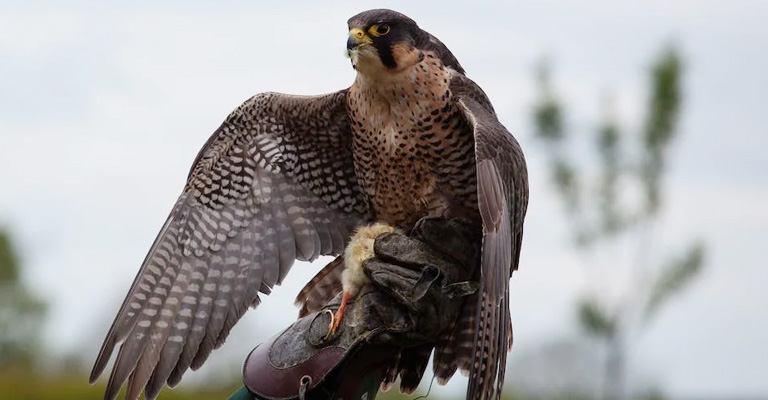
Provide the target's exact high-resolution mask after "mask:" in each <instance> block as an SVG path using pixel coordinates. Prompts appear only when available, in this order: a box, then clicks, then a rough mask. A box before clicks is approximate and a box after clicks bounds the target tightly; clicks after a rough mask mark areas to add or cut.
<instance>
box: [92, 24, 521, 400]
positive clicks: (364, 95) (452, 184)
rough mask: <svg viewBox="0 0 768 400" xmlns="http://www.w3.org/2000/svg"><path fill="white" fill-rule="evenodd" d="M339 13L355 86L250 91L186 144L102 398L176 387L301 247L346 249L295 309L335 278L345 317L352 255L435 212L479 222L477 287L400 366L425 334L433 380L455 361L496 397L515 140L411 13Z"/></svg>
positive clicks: (120, 329)
mask: <svg viewBox="0 0 768 400" xmlns="http://www.w3.org/2000/svg"><path fill="white" fill-rule="evenodd" d="M348 28H349V36H348V39H347V52H348V55H349V57H350V59H351V62H352V66H353V67H354V69H355V70H356V72H357V75H356V77H355V80H354V83H353V84H352V86H351V87H349V88H348V89H344V90H341V91H338V92H335V93H330V94H326V95H321V96H295V95H286V94H278V93H262V94H258V95H256V96H254V97H252V98H250V99H248V100H247V101H245V103H243V104H242V105H241V106H240V107H238V108H237V109H236V110H235V111H233V112H232V113H231V114H230V115H229V116H228V117H227V118H226V119H225V120H224V122H223V123H222V125H221V126H220V127H219V128H218V129H217V130H216V131H215V132H214V133H213V135H212V136H211V137H210V139H209V140H208V141H207V142H206V143H205V145H204V146H203V148H202V150H201V151H200V153H199V154H198V155H197V158H196V159H195V161H194V163H193V165H192V168H191V171H190V173H189V176H188V178H187V183H186V185H185V186H184V189H183V191H182V193H181V195H180V196H179V199H178V200H177V201H176V203H175V205H174V207H173V209H172V211H171V213H170V215H169V217H168V219H167V220H166V222H165V224H164V225H163V227H162V229H161V231H160V233H159V234H158V236H157V239H155V242H154V244H153V245H152V247H151V248H150V250H149V253H148V254H147V256H146V258H145V260H144V262H143V264H142V266H141V269H140V270H139V273H138V275H137V276H136V279H135V280H134V282H133V285H132V286H131V288H130V290H129V292H128V295H127V296H126V298H125V300H124V302H123V304H122V306H121V307H120V310H119V312H118V314H117V316H116V317H115V320H114V322H113V324H112V326H111V328H110V329H109V332H108V334H107V336H106V339H105V341H104V344H103V345H102V348H101V351H100V353H99V355H98V357H97V359H96V362H95V365H94V367H93V371H92V373H91V376H90V380H91V382H93V381H95V380H96V379H97V378H98V377H99V375H100V374H101V373H102V371H103V370H104V368H105V367H106V365H107V362H108V360H109V359H110V357H111V354H112V352H113V351H114V349H115V346H116V345H118V344H119V345H120V348H119V352H118V355H117V360H116V361H115V364H114V367H113V369H112V373H111V375H110V378H109V383H108V385H107V390H106V394H105V398H106V399H114V398H115V397H116V396H117V394H118V392H119V390H120V388H121V387H122V386H123V385H124V384H125V383H126V381H127V391H126V398H127V399H131V400H132V399H136V398H138V396H139V395H140V394H141V391H142V390H143V391H144V392H145V396H146V398H147V399H154V398H155V397H156V396H157V394H158V393H159V391H160V389H161V388H162V387H163V385H164V384H167V385H169V386H171V387H173V386H175V385H176V384H178V383H179V381H180V379H181V377H182V375H183V374H184V372H185V371H186V370H187V369H189V368H192V369H197V368H199V367H200V366H201V365H202V364H203V362H205V360H206V359H207V357H208V355H209V354H210V353H211V351H212V350H213V349H214V348H218V347H219V346H221V345H222V344H223V343H224V340H225V339H226V337H227V335H228V333H229V331H230V329H231V328H232V326H233V325H234V324H235V323H236V322H237V321H238V320H239V319H240V317H241V316H242V315H243V313H244V312H245V311H246V310H247V309H248V308H249V307H256V306H257V305H258V304H259V301H260V300H259V293H263V294H269V293H270V291H271V289H272V288H273V287H274V285H277V284H280V282H281V281H282V280H283V278H284V277H285V275H286V274H287V273H288V270H289V269H290V268H291V265H292V264H293V262H294V260H303V261H310V260H314V259H315V258H317V257H318V256H321V255H332V256H339V257H337V258H336V259H335V260H334V261H332V262H331V263H330V264H328V266H326V267H325V268H323V269H322V270H321V271H320V272H319V273H318V274H317V275H316V276H315V278H313V279H312V281H311V282H309V283H308V284H307V286H306V287H305V288H304V289H303V290H302V291H301V293H300V294H299V296H298V298H297V303H299V304H300V305H301V306H302V309H301V313H304V314H305V313H307V312H312V311H315V310H317V309H319V308H320V307H321V306H322V305H323V304H324V303H325V302H326V301H327V300H329V299H330V298H332V297H334V296H335V295H337V294H338V293H339V292H340V291H343V293H344V297H343V302H342V306H341V307H339V311H338V312H337V314H336V316H335V318H334V322H335V323H336V324H338V322H339V321H340V320H341V318H342V317H343V304H346V302H347V301H351V300H353V299H354V296H355V294H356V293H357V292H358V291H359V289H360V288H361V287H362V286H364V285H366V284H368V280H367V278H366V276H365V275H364V274H363V273H362V272H361V268H360V264H361V262H362V261H363V260H365V259H366V258H368V257H371V255H372V250H371V247H372V243H373V240H374V239H375V238H376V236H378V235H379V234H381V233H383V232H389V231H393V230H396V229H397V230H403V231H407V230H409V229H411V228H412V227H413V226H414V225H415V224H417V223H418V221H420V220H421V219H422V218H429V217H443V218H454V217H455V218H462V219H465V220H469V221H473V222H474V223H475V224H476V225H477V227H478V228H477V229H478V232H480V230H481V231H482V256H481V260H480V263H479V264H480V267H479V268H478V270H477V272H476V278H477V281H478V283H479V290H478V291H477V293H475V294H474V295H472V296H470V297H468V298H467V300H466V302H465V304H464V306H463V308H462V312H461V317H460V318H459V319H458V320H457V321H456V322H455V323H454V326H453V327H452V329H450V330H448V331H446V332H445V333H444V335H442V336H441V337H440V338H439V339H438V340H436V343H435V344H434V345H431V346H427V347H425V348H423V349H421V348H420V349H418V351H417V352H413V351H411V352H410V353H409V354H408V356H407V357H404V358H403V359H406V358H407V359H408V360H409V363H410V364H408V365H401V366H398V368H401V370H403V371H405V370H411V372H412V371H413V370H414V369H416V370H418V371H419V376H421V374H423V371H424V369H425V368H426V364H427V361H428V359H429V357H430V354H431V353H432V351H433V348H434V373H435V376H436V377H437V378H438V380H439V382H441V383H444V382H445V381H447V380H448V379H449V378H450V377H451V376H452V375H453V374H454V373H455V371H456V370H457V369H461V370H464V371H466V372H468V374H469V386H468V389H467V398H468V399H471V400H475V399H483V400H487V399H491V398H493V397H495V398H497V399H498V398H499V397H500V394H501V388H502V385H503V381H504V372H505V362H506V354H507V351H508V350H509V349H510V348H511V345H512V327H511V322H510V315H509V278H510V276H511V274H512V272H513V271H514V270H515V269H517V267H518V263H519V259H520V246H521V242H522V236H523V219H524V217H525V213H526V208H527V204H528V178H527V170H526V164H525V158H524V156H523V153H522V150H521V149H520V146H519V144H518V142H517V141H516V140H515V138H514V137H513V136H512V135H511V134H510V133H509V132H508V131H507V129H506V128H504V126H502V124H501V123H500V122H499V121H498V119H497V116H496V113H495V111H494V109H493V107H492V106H491V103H490V101H489V100H488V97H487V96H486V95H485V93H484V92H483V91H482V89H480V87H479V86H477V84H475V83H474V82H473V81H472V80H470V79H469V78H468V77H467V76H466V75H465V72H464V69H463V68H462V67H461V65H460V64H459V62H458V61H457V59H456V58H455V57H454V56H453V54H452V53H451V52H450V51H449V50H448V48H447V47H446V46H445V45H444V44H443V43H442V42H441V41H440V40H438V39H437V38H436V37H434V36H433V35H431V34H429V33H428V32H426V31H424V30H422V29H420V28H419V27H418V25H417V24H416V22H414V21H413V20H412V19H410V18H408V17H406V16H405V15H403V14H400V13H398V12H395V11H391V10H370V11H365V12H362V13H360V14H358V15H355V16H354V17H352V18H350V19H349V21H348ZM333 329H335V326H333V327H332V328H331V330H333ZM401 364H402V362H401Z"/></svg>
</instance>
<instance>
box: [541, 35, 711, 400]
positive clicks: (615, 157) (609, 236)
mask: <svg viewBox="0 0 768 400" xmlns="http://www.w3.org/2000/svg"><path fill="white" fill-rule="evenodd" d="M682 72H683V71H682V63H681V61H680V57H679V55H678V52H677V51H676V50H675V49H674V48H671V47H670V48H668V49H666V50H665V51H663V52H662V54H661V55H660V57H659V58H658V59H657V60H656V61H655V62H654V64H653V67H652V68H651V74H650V75H651V76H650V78H651V79H650V96H649V99H648V105H647V110H646V114H645V121H644V125H643V126H642V128H641V129H640V132H639V134H638V136H639V137H635V138H632V139H635V140H632V141H628V140H627V139H630V137H628V136H626V135H624V134H623V132H624V131H623V130H622V129H620V127H619V125H618V123H617V122H616V119H615V117H614V116H613V115H611V113H610V112H606V113H605V117H604V118H603V121H602V123H600V124H599V126H598V127H597V129H596V130H595V134H594V144H595V151H596V153H597V157H596V158H597V160H598V163H597V165H594V164H591V162H592V160H594V158H589V157H586V158H585V157H584V155H583V154H579V153H578V149H579V146H574V142H575V140H574V139H573V137H574V135H573V133H572V132H570V131H569V130H568V129H566V127H565V122H564V120H565V118H564V114H565V112H564V110H563V106H562V104H561V102H560V100H559V99H558V97H557V95H556V93H555V91H554V89H553V87H552V84H551V81H550V71H549V66H548V65H547V64H546V63H542V64H540V65H539V68H538V84H539V90H540V94H539V99H538V102H537V104H536V106H535V108H534V112H533V120H534V125H535V132H536V138H537V139H538V140H540V141H541V142H542V143H543V144H544V145H545V147H546V150H547V154H548V155H549V164H550V173H551V176H550V179H551V181H552V183H553V184H554V188H555V190H556V191H557V193H558V195H559V197H560V199H561V200H562V202H563V205H564V210H565V213H566V215H567V217H568V221H569V226H570V231H571V232H572V235H573V241H574V244H575V245H576V248H577V249H578V250H579V251H580V252H582V254H584V255H587V256H588V255H590V254H593V253H594V252H597V251H607V249H608V248H610V247H611V246H616V244H617V243H618V241H617V240H616V239H618V238H619V237H629V238H630V242H629V243H632V244H635V245H636V246H637V255H638V257H637V258H636V259H635V260H634V261H633V262H629V263H624V264H629V265H628V268H629V271H630V273H629V279H630V282H631V284H630V287H628V288H626V289H625V290H624V291H623V293H622V295H621V296H620V297H619V298H618V299H610V298H609V296H608V295H606V294H605V293H603V292H602V291H601V292H596V291H592V292H586V293H585V294H584V295H583V296H582V298H581V300H580V301H579V304H578V307H577V315H578V320H579V323H580V325H581V327H582V328H583V329H584V330H585V331H586V332H587V333H588V334H590V335H591V336H593V337H595V338H598V339H600V340H601V341H603V342H604V343H605V345H606V347H607V351H606V360H605V364H604V368H605V370H604V375H603V389H602V397H603V398H604V399H622V398H624V396H625V388H624V376H625V365H626V345H627V343H626V342H627V339H628V336H629V335H630V334H631V333H632V332H639V331H642V330H643V329H644V328H646V327H647V326H648V324H649V323H650V322H651V320H652V318H653V317H654V316H655V315H657V313H658V311H659V310H660V309H661V308H662V306H663V305H665V304H667V300H668V299H669V298H671V297H672V296H673V295H675V294H678V293H680V292H681V291H682V290H683V289H684V287H685V286H686V285H687V284H688V283H689V282H690V281H692V280H693V279H694V278H695V277H696V276H697V275H698V274H699V272H700V271H701V267H702V265H703V262H704V258H705V251H704V249H705V247H704V244H703V243H702V242H701V241H693V242H692V243H691V244H689V245H688V247H687V248H685V249H682V250H679V253H678V254H679V255H676V256H673V257H671V258H670V260H669V261H667V262H665V263H661V264H662V265H660V266H659V267H658V268H649V265H648V264H649V259H650V253H651V251H652V241H651V240H650V239H651V236H652V234H653V232H652V229H651V228H652V225H653V224H654V223H655V222H656V221H657V220H658V218H659V214H660V211H661V209H662V205H663V202H662V200H663V196H662V194H663V193H662V192H663V191H662V179H663V175H664V172H665V171H666V167H667V165H668V157H669V150H670V145H671V144H672V142H673V139H674V138H675V136H676V134H677V129H676V128H677V122H678V119H679V111H680V104H681V101H682V95H681V92H680V81H681V76H682ZM606 108H607V109H610V104H608V105H607V106H606ZM586 258H588V257H586ZM610 261H611V263H612V265H615V266H616V267H619V264H620V263H622V260H613V259H612V260H610ZM593 276H600V275H593ZM594 286H595V287H596V286H599V285H594Z"/></svg>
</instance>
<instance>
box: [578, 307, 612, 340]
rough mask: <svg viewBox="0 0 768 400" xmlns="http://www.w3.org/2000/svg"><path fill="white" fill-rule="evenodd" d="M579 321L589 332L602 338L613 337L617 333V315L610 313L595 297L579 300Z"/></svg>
mask: <svg viewBox="0 0 768 400" xmlns="http://www.w3.org/2000/svg"><path fill="white" fill-rule="evenodd" d="M578 310H579V323H580V324H581V326H582V327H583V328H584V330H586V331H587V333H589V334H591V335H593V336H596V337H602V338H611V337H613V336H614V334H615V333H616V323H617V321H616V316H614V315H608V312H607V311H605V310H603V308H602V307H601V306H600V304H599V303H598V302H597V300H595V299H594V298H585V299H582V300H581V301H580V302H579V306H578Z"/></svg>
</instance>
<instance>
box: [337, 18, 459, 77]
mask: <svg viewBox="0 0 768 400" xmlns="http://www.w3.org/2000/svg"><path fill="white" fill-rule="evenodd" d="M347 26H348V28H349V38H348V39H347V54H348V55H349V58H350V59H351V60H352V67H353V68H355V70H357V71H358V73H362V74H366V75H371V76H387V75H391V74H397V73H399V72H402V71H405V70H407V69H409V68H410V67H412V66H414V65H416V64H418V63H419V62H420V61H421V60H422V59H424V52H426V51H432V52H434V53H435V54H436V55H437V56H438V57H439V58H440V59H441V60H442V61H443V64H445V65H446V66H447V67H450V68H453V69H455V70H456V71H458V72H461V73H464V69H463V68H461V66H460V65H459V62H458V61H457V60H456V58H455V57H454V56H453V54H451V52H450V51H449V50H448V48H447V47H445V45H444V44H443V43H442V42H440V41H439V40H438V39H437V38H436V37H434V36H432V35H431V34H429V32H426V31H424V30H422V29H421V28H419V26H418V25H417V24H416V21H414V20H412V19H410V18H408V17H407V16H405V15H403V14H401V13H399V12H397V11H392V10H386V9H377V10H368V11H363V12H361V13H360V14H357V15H355V16H354V17H352V18H350V19H349V21H347Z"/></svg>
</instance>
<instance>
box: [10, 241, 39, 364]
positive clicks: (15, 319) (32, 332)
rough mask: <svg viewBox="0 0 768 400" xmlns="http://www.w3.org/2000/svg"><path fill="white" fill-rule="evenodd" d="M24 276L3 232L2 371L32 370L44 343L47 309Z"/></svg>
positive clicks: (13, 250)
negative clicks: (41, 333) (41, 341)
mask: <svg viewBox="0 0 768 400" xmlns="http://www.w3.org/2000/svg"><path fill="white" fill-rule="evenodd" d="M21 275H22V274H21V267H20V264H19V259H18V256H17V254H16V252H15V249H14V247H13V243H12V241H11V237H10V234H9V233H8V231H7V230H5V229H0V372H3V371H7V370H9V369H30V368H31V367H32V366H33V362H34V360H35V356H36V354H37V350H38V348H39V344H40V328H41V324H42V322H43V317H44V316H45V309H46V306H45V303H44V302H43V301H42V300H41V299H39V298H37V297H35V296H34V295H33V294H32V293H30V292H29V290H28V289H27V288H26V286H25V285H24V282H23V281H22V280H21Z"/></svg>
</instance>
